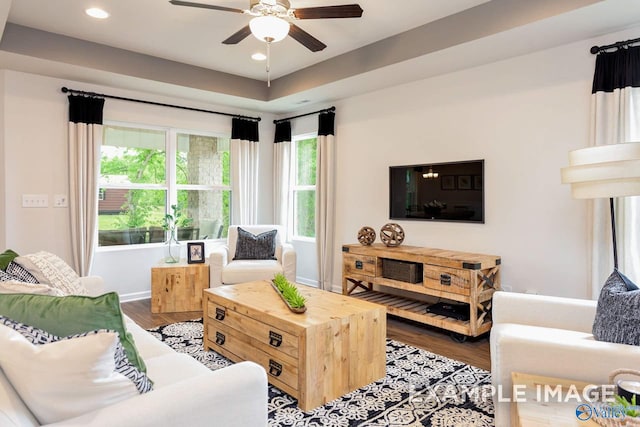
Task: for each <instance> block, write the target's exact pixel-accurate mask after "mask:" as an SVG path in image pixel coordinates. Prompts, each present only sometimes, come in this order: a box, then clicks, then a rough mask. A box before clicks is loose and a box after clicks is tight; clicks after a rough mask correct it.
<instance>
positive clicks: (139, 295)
mask: <svg viewBox="0 0 640 427" xmlns="http://www.w3.org/2000/svg"><path fill="white" fill-rule="evenodd" d="M150 298H151V291H143V292H132V293H130V294H122V295H120V302H130V301H138V300H141V299H150Z"/></svg>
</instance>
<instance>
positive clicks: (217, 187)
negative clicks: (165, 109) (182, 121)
mask: <svg viewBox="0 0 640 427" xmlns="http://www.w3.org/2000/svg"><path fill="white" fill-rule="evenodd" d="M99 187H100V188H99V195H101V197H99V201H98V245H99V246H113V245H132V244H145V243H160V242H163V241H164V240H165V237H166V236H165V234H166V233H165V231H164V230H163V228H162V223H163V218H164V215H165V214H166V213H169V212H171V210H170V206H171V205H174V204H177V205H178V209H179V212H180V213H181V217H180V220H179V221H178V236H177V237H178V240H196V239H216V238H222V237H224V235H226V230H227V228H228V225H229V218H230V201H231V190H230V185H229V138H225V137H219V136H214V135H205V134H199V133H195V132H178V131H176V130H174V129H162V128H151V127H143V126H136V127H130V126H124V125H105V126H104V134H103V143H102V147H101V160H100V179H99Z"/></svg>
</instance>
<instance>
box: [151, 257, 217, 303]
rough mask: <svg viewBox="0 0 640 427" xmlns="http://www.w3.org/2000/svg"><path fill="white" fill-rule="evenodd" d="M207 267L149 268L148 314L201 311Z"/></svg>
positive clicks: (163, 264)
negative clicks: (149, 304)
mask: <svg viewBox="0 0 640 427" xmlns="http://www.w3.org/2000/svg"><path fill="white" fill-rule="evenodd" d="M208 287H209V264H187V263H186V262H185V261H184V260H181V261H180V262H178V263H175V264H167V263H164V262H162V263H159V264H158V265H156V266H155V267H152V268H151V312H152V313H171V312H179V311H201V310H202V291H203V290H204V289H207V288H208Z"/></svg>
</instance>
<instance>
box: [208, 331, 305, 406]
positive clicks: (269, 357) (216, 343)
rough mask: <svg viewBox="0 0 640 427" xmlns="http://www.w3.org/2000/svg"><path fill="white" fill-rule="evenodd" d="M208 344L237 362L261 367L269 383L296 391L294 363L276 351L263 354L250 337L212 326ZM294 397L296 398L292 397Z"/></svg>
mask: <svg viewBox="0 0 640 427" xmlns="http://www.w3.org/2000/svg"><path fill="white" fill-rule="evenodd" d="M207 338H208V339H209V342H210V343H211V348H213V350H221V349H222V351H219V352H220V353H222V354H228V353H226V352H225V351H224V350H226V351H227V352H231V353H233V354H234V355H235V356H237V358H238V360H251V361H252V362H255V363H257V364H259V365H261V366H262V367H263V368H264V369H265V370H266V371H267V375H269V382H273V383H274V384H275V385H276V386H277V385H279V384H278V382H281V383H283V384H285V385H286V386H288V387H290V388H292V389H294V390H298V389H299V386H298V366H297V364H296V361H294V360H290V358H288V357H286V356H284V355H280V354H278V352H277V351H270V352H269V353H267V352H264V351H262V350H260V349H259V348H257V347H256V346H255V345H252V344H251V337H249V336H248V335H245V334H243V333H242V332H240V331H237V330H235V329H233V328H230V327H228V326H226V325H222V324H221V325H218V324H213V325H211V326H210V327H209V329H208V337H207ZM294 397H296V396H294Z"/></svg>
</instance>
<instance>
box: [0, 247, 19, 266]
mask: <svg viewBox="0 0 640 427" xmlns="http://www.w3.org/2000/svg"><path fill="white" fill-rule="evenodd" d="M18 256H19V255H18V254H17V253H15V252H14V251H12V250H11V249H7V250H6V251H4V252H2V253H1V254H0V270H2V271H5V270H6V269H7V266H8V265H9V263H10V262H11V261H13V259H14V258H16V257H18Z"/></svg>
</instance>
